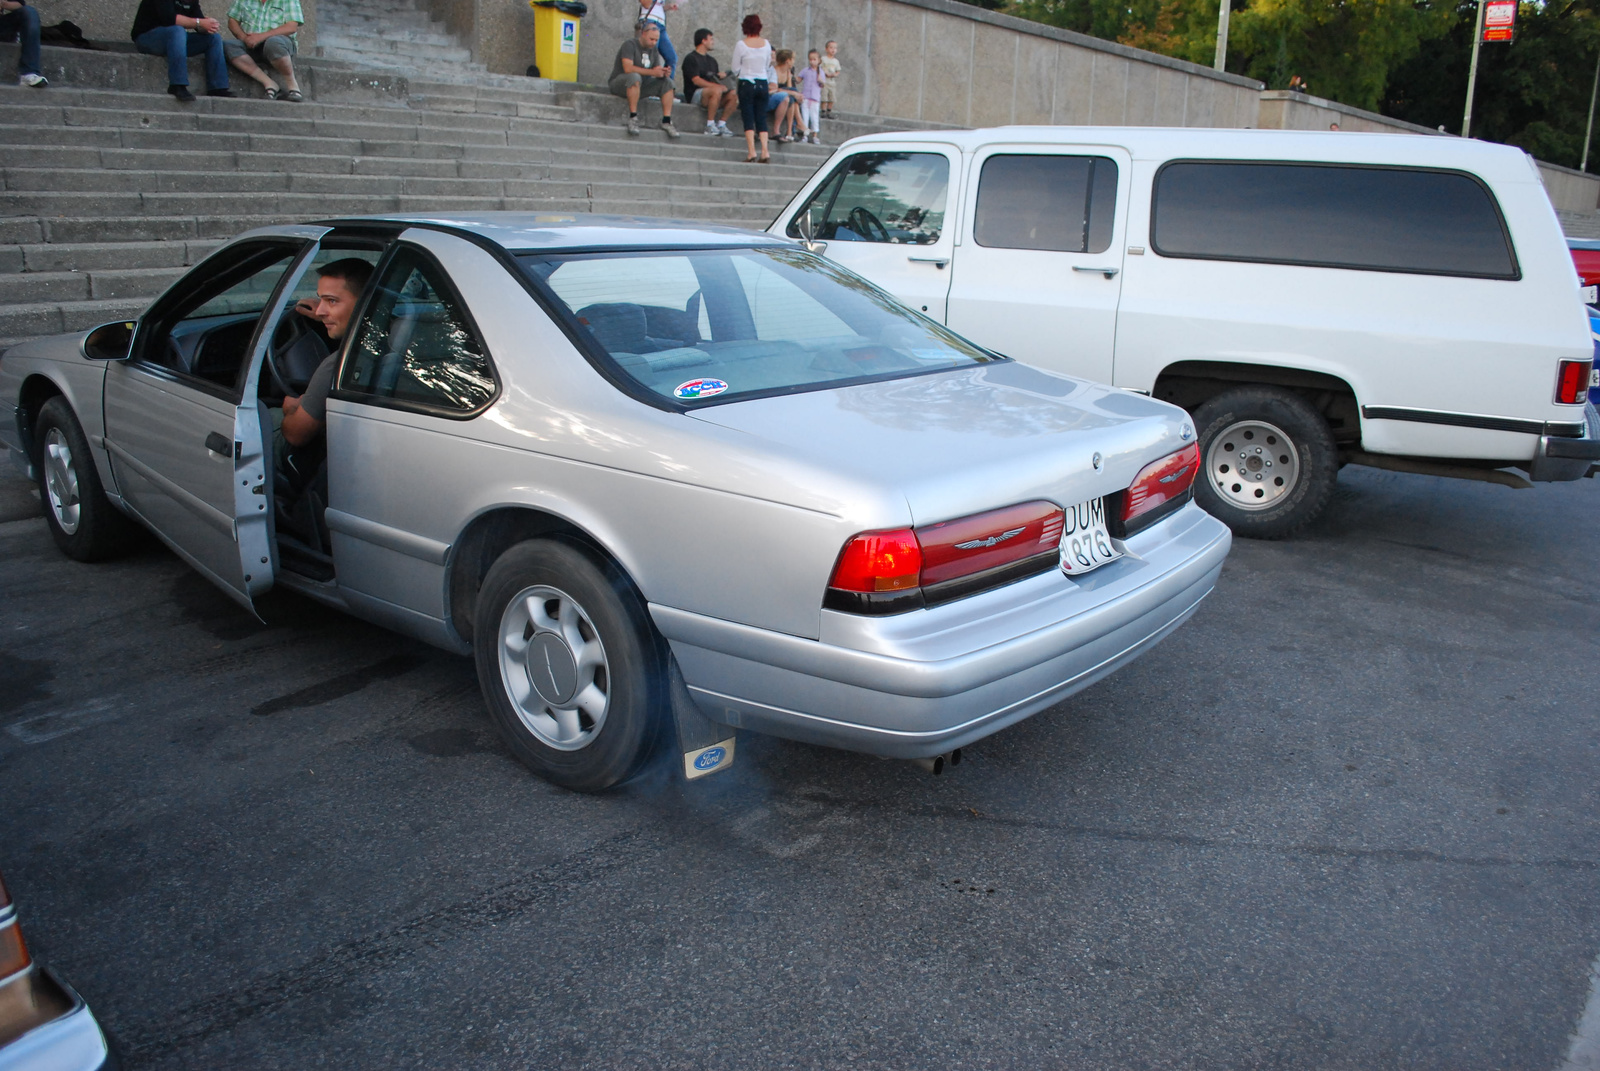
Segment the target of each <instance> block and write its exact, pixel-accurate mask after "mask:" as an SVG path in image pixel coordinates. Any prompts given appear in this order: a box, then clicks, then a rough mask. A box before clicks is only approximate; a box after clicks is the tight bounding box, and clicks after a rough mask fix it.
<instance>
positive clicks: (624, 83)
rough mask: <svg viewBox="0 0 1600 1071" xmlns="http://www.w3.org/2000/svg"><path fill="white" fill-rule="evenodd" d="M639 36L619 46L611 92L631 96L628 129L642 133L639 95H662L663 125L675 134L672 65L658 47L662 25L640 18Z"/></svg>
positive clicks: (613, 70)
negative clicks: (666, 60) (668, 63)
mask: <svg viewBox="0 0 1600 1071" xmlns="http://www.w3.org/2000/svg"><path fill="white" fill-rule="evenodd" d="M637 30H638V36H636V37H635V38H634V39H633V40H632V41H624V42H623V44H622V47H621V48H619V49H617V62H616V64H615V65H614V66H613V67H612V68H611V92H612V93H613V94H615V95H616V96H619V97H626V98H627V100H628V133H630V134H633V135H634V136H638V133H639V98H640V97H660V98H661V129H662V130H664V131H666V134H667V137H669V138H675V137H677V136H678V131H677V130H676V128H674V127H673V125H672V80H671V78H672V68H670V67H668V66H667V65H666V63H665V61H663V60H662V59H661V53H659V52H657V51H656V42H657V41H658V40H660V38H661V27H659V26H657V25H656V24H655V23H654V22H651V21H650V20H649V19H640V20H639V24H638V27H637Z"/></svg>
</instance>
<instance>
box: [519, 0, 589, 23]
mask: <svg viewBox="0 0 1600 1071" xmlns="http://www.w3.org/2000/svg"><path fill="white" fill-rule="evenodd" d="M528 6H529V7H553V8H555V9H556V10H557V11H559V12H561V13H562V14H563V15H576V16H577V17H578V18H580V19H581V18H583V17H584V16H585V15H587V14H588V13H589V5H588V4H586V3H584V2H583V0H528Z"/></svg>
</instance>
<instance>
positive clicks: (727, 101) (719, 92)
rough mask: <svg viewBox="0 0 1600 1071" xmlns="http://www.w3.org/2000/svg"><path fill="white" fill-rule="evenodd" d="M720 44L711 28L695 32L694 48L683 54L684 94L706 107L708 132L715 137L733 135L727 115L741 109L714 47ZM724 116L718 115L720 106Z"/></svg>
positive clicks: (691, 102) (695, 102)
mask: <svg viewBox="0 0 1600 1071" xmlns="http://www.w3.org/2000/svg"><path fill="white" fill-rule="evenodd" d="M716 46H717V38H716V35H715V34H713V33H712V32H711V31H710V30H696V31H695V32H694V51H693V52H691V53H689V54H688V55H687V56H685V57H683V95H684V96H685V97H688V98H689V103H690V104H698V105H700V106H701V107H702V108H704V109H705V110H706V133H707V134H709V135H713V136H716V137H723V138H731V137H733V131H731V130H729V129H728V116H730V115H732V114H733V113H734V112H736V111H738V109H739V94H737V93H735V92H734V91H733V89H732V88H731V87H730V86H728V84H727V83H726V82H724V81H723V75H722V66H721V65H720V64H719V63H717V57H715V56H713V55H712V54H711V50H712V49H713V48H715V47H716ZM719 105H720V106H721V108H722V118H721V119H718V118H717V108H718V106H719Z"/></svg>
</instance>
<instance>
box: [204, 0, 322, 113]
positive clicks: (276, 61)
mask: <svg viewBox="0 0 1600 1071" xmlns="http://www.w3.org/2000/svg"><path fill="white" fill-rule="evenodd" d="M304 21H305V16H304V15H302V14H301V13H300V0H234V2H233V6H232V7H231V8H229V9H228V30H229V32H230V33H232V34H233V36H234V37H236V38H237V39H238V40H235V41H225V42H223V47H224V49H225V50H226V51H227V53H228V62H229V63H231V64H233V65H234V67H236V68H238V70H239V71H240V72H241V73H243V74H247V75H249V76H250V77H251V78H254V79H255V80H256V81H257V82H259V83H260V84H261V88H263V89H265V90H266V91H267V99H268V100H279V99H282V100H287V101H292V102H294V103H295V104H298V103H300V101H301V100H303V99H305V98H304V97H302V96H301V94H300V83H298V82H296V81H295V77H294V54H295V43H294V35H295V31H297V30H299V29H300V24H301V23H302V22H304ZM262 67H271V68H272V69H273V70H275V71H277V72H278V75H279V76H280V77H281V78H282V79H283V85H282V86H279V85H278V83H277V82H274V81H273V80H272V76H271V75H269V74H268V73H267V72H266V71H264V70H262Z"/></svg>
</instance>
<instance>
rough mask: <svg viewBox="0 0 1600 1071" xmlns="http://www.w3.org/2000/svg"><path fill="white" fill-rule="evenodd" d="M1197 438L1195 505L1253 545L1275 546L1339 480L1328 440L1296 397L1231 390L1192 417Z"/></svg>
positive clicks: (1311, 515) (1323, 424)
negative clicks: (1257, 541) (1261, 542)
mask: <svg viewBox="0 0 1600 1071" xmlns="http://www.w3.org/2000/svg"><path fill="white" fill-rule="evenodd" d="M1194 422H1195V426H1196V427H1197V428H1198V429H1199V432H1200V474H1199V477H1198V478H1197V479H1196V480H1195V482H1194V497H1195V501H1196V502H1198V503H1200V505H1201V507H1202V508H1203V509H1205V511H1206V512H1207V513H1209V514H1211V515H1212V516H1213V517H1216V518H1217V519H1218V520H1220V521H1222V522H1223V523H1225V524H1226V525H1227V526H1228V527H1229V528H1231V529H1233V532H1234V534H1235V535H1240V536H1248V537H1250V538H1253V539H1282V538H1284V537H1285V536H1288V535H1291V534H1292V533H1294V532H1295V531H1297V530H1298V529H1300V528H1302V527H1304V526H1305V525H1307V524H1309V523H1310V522H1311V521H1312V520H1314V519H1315V518H1316V517H1317V516H1318V515H1319V514H1320V513H1321V512H1322V511H1323V509H1325V508H1326V507H1327V505H1328V500H1329V499H1330V498H1331V497H1332V496H1333V486H1334V482H1335V480H1336V479H1337V478H1338V473H1339V458H1338V451H1337V449H1336V447H1335V446H1334V442H1333V432H1332V430H1331V429H1330V428H1329V427H1328V422H1327V421H1326V420H1324V419H1323V417H1322V414H1321V413H1318V412H1317V411H1316V410H1315V409H1313V408H1312V407H1311V404H1310V403H1309V402H1307V401H1306V400H1305V399H1304V398H1302V397H1300V395H1298V394H1295V393H1294V392H1293V391H1288V390H1284V389H1282V388H1279V387H1254V386H1252V387H1236V388H1234V389H1232V390H1227V391H1224V392H1222V393H1221V394H1219V395H1217V396H1216V397H1215V398H1212V399H1211V400H1210V401H1208V402H1206V403H1205V404H1204V405H1202V406H1200V407H1199V408H1198V409H1196V410H1195V412H1194Z"/></svg>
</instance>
